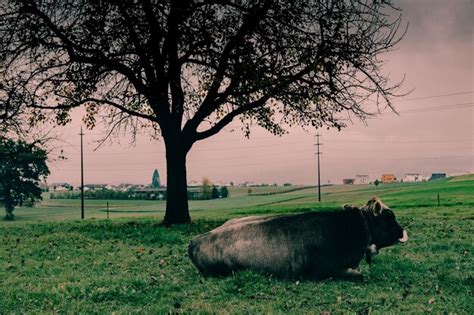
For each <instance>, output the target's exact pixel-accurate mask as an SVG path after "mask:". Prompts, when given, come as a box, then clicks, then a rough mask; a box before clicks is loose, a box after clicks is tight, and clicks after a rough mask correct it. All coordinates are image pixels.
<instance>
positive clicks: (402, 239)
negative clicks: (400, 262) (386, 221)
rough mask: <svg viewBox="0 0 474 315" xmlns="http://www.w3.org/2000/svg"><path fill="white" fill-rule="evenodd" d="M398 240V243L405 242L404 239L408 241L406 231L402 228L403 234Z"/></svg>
mask: <svg viewBox="0 0 474 315" xmlns="http://www.w3.org/2000/svg"><path fill="white" fill-rule="evenodd" d="M398 241H399V242H400V243H405V242H406V241H408V233H407V231H406V230H403V236H402V238H399V239H398Z"/></svg>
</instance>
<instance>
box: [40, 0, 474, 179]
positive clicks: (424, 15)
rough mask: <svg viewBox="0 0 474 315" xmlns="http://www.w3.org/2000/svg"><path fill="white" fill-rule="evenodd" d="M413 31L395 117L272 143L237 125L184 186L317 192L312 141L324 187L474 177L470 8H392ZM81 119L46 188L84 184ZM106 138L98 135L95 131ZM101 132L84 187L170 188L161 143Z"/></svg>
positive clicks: (391, 58) (457, 2)
mask: <svg viewBox="0 0 474 315" xmlns="http://www.w3.org/2000/svg"><path fill="white" fill-rule="evenodd" d="M395 2H396V4H397V5H398V6H399V7H401V8H402V9H403V16H404V20H405V21H408V22H409V28H408V32H407V34H406V35H405V38H404V39H403V40H402V41H401V42H400V44H399V46H398V49H397V50H395V51H393V52H391V53H390V54H388V55H384V56H383V57H384V59H385V60H386V62H387V63H386V65H385V67H384V68H383V71H384V72H385V73H389V74H390V77H391V78H393V82H396V81H397V80H400V79H401V78H403V76H405V77H406V79H405V83H404V86H403V90H404V91H410V90H413V91H412V92H411V93H410V94H409V95H407V96H405V97H402V98H399V99H396V100H395V101H394V105H395V107H396V109H397V111H398V112H399V115H396V114H394V113H393V112H390V111H383V112H382V115H380V116H378V117H375V118H371V119H369V120H367V121H366V122H365V123H363V122H360V121H354V122H353V124H351V125H349V126H348V127H347V128H345V129H343V130H342V131H340V132H338V131H336V130H326V129H321V130H317V131H316V130H307V131H305V130H302V129H301V128H299V127H295V128H292V129H290V130H289V131H290V132H289V134H287V135H284V136H283V137H275V136H273V135H271V134H269V133H268V132H267V131H265V130H263V129H261V128H259V127H255V128H253V129H252V130H251V135H250V139H246V138H245V137H244V135H243V134H242V133H241V132H240V125H239V124H238V123H234V124H233V125H231V126H229V127H227V128H225V130H224V131H222V132H221V133H219V134H217V135H216V136H214V137H212V138H210V139H207V140H204V141H201V142H198V143H196V144H195V145H194V146H193V148H192V149H191V151H190V153H189V155H188V159H187V172H188V181H192V180H194V181H198V182H200V181H201V180H202V178H203V177H208V178H209V179H210V180H211V181H213V182H216V183H217V182H222V183H229V182H234V183H236V184H237V183H242V182H254V183H269V184H272V183H277V184H283V183H292V184H307V185H315V184H317V159H316V154H315V153H316V146H315V143H316V140H315V134H316V132H319V133H320V134H321V138H320V141H321V143H322V145H321V146H320V149H321V152H322V154H321V155H320V157H321V160H320V163H321V182H322V183H324V184H325V183H333V184H340V183H342V179H343V178H354V177H355V176H356V175H368V176H369V180H371V181H373V180H375V179H376V178H380V177H381V174H384V173H393V174H395V175H396V176H397V177H398V178H403V176H404V175H405V174H406V173H421V174H422V175H424V176H429V175H430V174H431V173H437V172H441V173H447V174H450V175H454V174H461V173H468V172H474V72H473V59H474V40H473V26H474V25H473V23H474V16H473V15H474V1H472V0H453V1H444V0H417V1H410V0H404V1H395ZM81 115H82V113H81V112H80V111H76V112H75V113H73V115H72V118H73V121H72V123H71V124H69V125H68V126H67V127H64V128H62V129H60V130H58V131H59V134H60V136H61V137H62V138H63V140H64V142H63V144H62V146H63V150H64V154H65V156H66V157H67V160H65V161H56V162H52V163H50V170H51V175H50V176H49V178H48V182H49V183H57V182H68V183H71V184H73V185H78V184H79V183H80V146H79V144H80V137H79V135H78V134H79V129H80V126H81ZM99 129H100V128H99ZM100 136H101V134H100V130H92V131H85V136H84V172H85V175H84V179H85V183H86V184H87V183H89V184H92V183H95V184H100V183H110V184H119V183H134V184H149V183H151V178H152V174H153V171H154V169H158V171H159V174H160V177H161V181H162V183H165V182H166V164H165V151H164V145H163V142H162V141H151V140H150V139H149V138H148V137H146V136H140V137H138V139H137V142H136V144H135V145H130V141H129V139H116V140H115V142H114V143H113V144H111V145H106V146H103V147H101V148H100V149H98V150H96V151H94V150H93V149H94V148H95V147H96V143H95V141H97V140H98V139H100Z"/></svg>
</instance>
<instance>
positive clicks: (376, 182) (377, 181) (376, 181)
mask: <svg viewBox="0 0 474 315" xmlns="http://www.w3.org/2000/svg"><path fill="white" fill-rule="evenodd" d="M379 184H380V182H379V180H378V179H376V180H375V181H374V185H375V187H376V188H377V186H378V185H379Z"/></svg>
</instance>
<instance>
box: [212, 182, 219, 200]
mask: <svg viewBox="0 0 474 315" xmlns="http://www.w3.org/2000/svg"><path fill="white" fill-rule="evenodd" d="M219 197H220V195H219V190H218V189H217V187H216V185H212V191H211V198H212V199H217V198H219Z"/></svg>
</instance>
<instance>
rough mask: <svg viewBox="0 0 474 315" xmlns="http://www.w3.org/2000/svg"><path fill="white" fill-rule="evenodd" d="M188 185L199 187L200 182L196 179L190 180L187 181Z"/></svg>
mask: <svg viewBox="0 0 474 315" xmlns="http://www.w3.org/2000/svg"><path fill="white" fill-rule="evenodd" d="M188 187H201V183H200V182H198V181H197V180H192V181H190V182H188Z"/></svg>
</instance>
